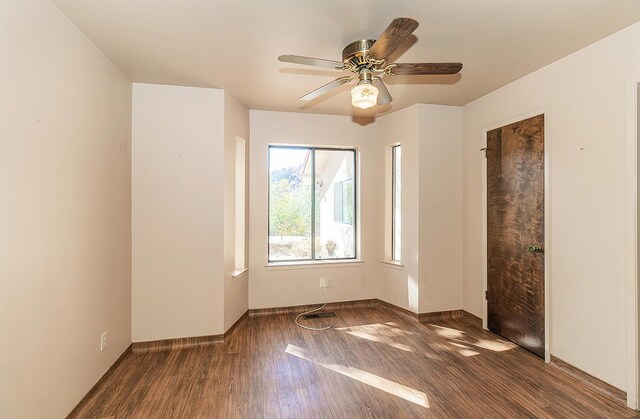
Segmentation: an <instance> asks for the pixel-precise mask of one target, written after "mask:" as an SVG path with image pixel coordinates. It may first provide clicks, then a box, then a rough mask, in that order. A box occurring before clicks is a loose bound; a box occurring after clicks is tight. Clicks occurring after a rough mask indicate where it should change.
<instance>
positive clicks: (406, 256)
mask: <svg viewBox="0 0 640 419" xmlns="http://www.w3.org/2000/svg"><path fill="white" fill-rule="evenodd" d="M418 126H419V114H418V105H414V106H410V107H408V108H404V109H402V110H399V111H396V112H393V113H391V114H389V115H385V116H383V117H380V118H378V121H377V127H378V133H377V136H378V147H379V148H380V149H381V150H382V151H383V152H390V151H389V148H390V147H391V146H392V145H394V144H396V143H400V145H401V146H402V167H401V170H400V172H401V182H402V202H401V203H400V211H401V213H400V214H401V220H402V221H401V252H402V264H403V265H404V266H402V268H401V269H399V267H397V266H392V265H386V264H378V265H377V266H376V268H377V271H378V272H377V275H376V278H377V281H376V283H377V284H376V285H377V287H376V288H377V290H376V292H377V296H378V298H380V299H381V300H383V301H386V302H389V303H391V304H394V305H396V306H398V307H402V308H404V309H407V310H410V311H413V312H414V313H418V310H419V308H418V299H419V271H418V268H419V248H418V240H419V234H418V230H419V228H418V227H419V217H420V213H419V195H420V194H419V175H418V173H419V171H420V168H419V152H418V150H419V134H418ZM379 158H380V160H379V162H378V165H379V166H378V167H384V168H385V170H384V173H382V176H383V178H384V177H386V178H387V180H388V178H390V176H391V164H385V162H384V156H383V155H381V156H380V157H379ZM382 184H383V183H382V182H380V185H382ZM378 205H379V206H380V207H379V209H378V214H379V219H380V220H382V219H383V217H384V215H385V213H386V212H387V211H390V208H386V206H389V205H390V200H381V201H380V202H378ZM379 224H381V225H383V224H385V223H381V222H380V223H379ZM386 224H388V227H389V228H390V224H389V223H386ZM378 234H379V236H380V240H378V249H377V251H378V259H379V260H381V261H382V260H384V257H385V253H388V252H385V249H384V246H388V245H389V244H390V243H389V242H388V240H384V239H383V238H384V237H385V232H384V231H380V232H379V233H378Z"/></svg>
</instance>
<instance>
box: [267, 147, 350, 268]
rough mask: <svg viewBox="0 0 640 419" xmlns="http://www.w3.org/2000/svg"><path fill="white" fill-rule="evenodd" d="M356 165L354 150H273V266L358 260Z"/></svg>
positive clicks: (308, 148)
mask: <svg viewBox="0 0 640 419" xmlns="http://www.w3.org/2000/svg"><path fill="white" fill-rule="evenodd" d="M355 167H356V153H355V150H352V149H328V148H314V147H293V146H270V147H269V258H268V260H269V262H284V261H308V260H327V259H353V258H355V257H356V185H357V182H356V179H355ZM312 179H313V181H312ZM312 244H313V245H312Z"/></svg>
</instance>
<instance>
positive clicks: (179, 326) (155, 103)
mask: <svg viewBox="0 0 640 419" xmlns="http://www.w3.org/2000/svg"><path fill="white" fill-rule="evenodd" d="M223 124H224V92H223V91H222V90H218V89H203V88H193V87H176V86H160V85H151V84H138V83H135V84H134V85H133V155H132V159H133V164H132V193H133V199H132V220H133V221H132V222H133V237H132V247H133V269H132V281H133V288H132V298H133V303H132V304H133V313H132V329H133V330H132V331H133V341H134V342H139V341H149V340H159V339H169V338H179V337H192V336H206V335H217V334H221V333H223V332H224V323H223V315H224V313H223V295H224V289H223V282H222V277H223V262H224V250H225V249H224V243H223V234H224V229H223V220H224V175H225V172H224V170H225V165H224V152H223V151H224V125H223Z"/></svg>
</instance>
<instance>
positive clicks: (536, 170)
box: [487, 115, 545, 357]
mask: <svg viewBox="0 0 640 419" xmlns="http://www.w3.org/2000/svg"><path fill="white" fill-rule="evenodd" d="M531 245H538V246H540V247H541V248H542V252H539V253H532V252H529V251H528V247H529V246H531ZM543 251H544V116H543V115H539V116H535V117H533V118H529V119H526V120H524V121H519V122H516V123H513V124H510V125H506V126H504V127H501V128H497V129H494V130H492V131H489V132H488V133H487V300H488V301H487V308H488V319H487V323H488V327H489V330H491V331H493V332H495V333H497V334H499V335H501V336H504V337H505V338H507V339H509V340H511V341H512V342H515V343H517V344H518V345H520V346H522V347H524V348H525V349H528V350H529V351H531V352H533V353H535V354H536V355H538V356H541V357H544V347H545V341H544V253H543Z"/></svg>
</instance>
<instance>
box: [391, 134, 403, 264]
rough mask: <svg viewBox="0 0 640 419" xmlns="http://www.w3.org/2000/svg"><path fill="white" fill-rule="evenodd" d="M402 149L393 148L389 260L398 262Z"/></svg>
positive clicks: (399, 253) (400, 255)
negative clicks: (391, 229) (391, 220)
mask: <svg viewBox="0 0 640 419" xmlns="http://www.w3.org/2000/svg"><path fill="white" fill-rule="evenodd" d="M401 169H402V148H401V147H400V146H395V147H393V183H392V188H393V190H392V194H393V209H392V211H393V212H392V217H393V222H392V226H393V227H392V228H393V231H392V233H391V238H392V239H391V241H392V245H391V258H392V259H393V260H397V261H400V260H401V258H402V252H401V247H400V245H401V242H402V240H401V237H402V236H401V228H400V227H401V225H402V224H401V221H402V215H401V212H400V209H401V202H402V176H401V175H402V170H401Z"/></svg>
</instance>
